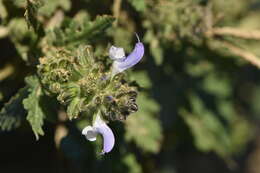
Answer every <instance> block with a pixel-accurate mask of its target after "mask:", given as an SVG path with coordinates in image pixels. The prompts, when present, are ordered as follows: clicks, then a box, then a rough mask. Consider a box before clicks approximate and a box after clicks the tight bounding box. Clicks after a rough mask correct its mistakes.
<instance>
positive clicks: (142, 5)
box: [128, 0, 146, 12]
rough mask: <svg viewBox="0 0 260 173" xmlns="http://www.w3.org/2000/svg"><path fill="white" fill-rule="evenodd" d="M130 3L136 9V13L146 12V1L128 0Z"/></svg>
mask: <svg viewBox="0 0 260 173" xmlns="http://www.w3.org/2000/svg"><path fill="white" fill-rule="evenodd" d="M128 2H129V3H130V4H131V5H132V6H133V7H134V8H135V10H136V11H139V12H141V11H144V10H145V9H146V2H145V0H128Z"/></svg>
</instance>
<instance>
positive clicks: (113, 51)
mask: <svg viewBox="0 0 260 173" xmlns="http://www.w3.org/2000/svg"><path fill="white" fill-rule="evenodd" d="M136 37H137V40H138V42H137V43H136V44H135V48H134V50H133V51H132V52H131V53H130V54H129V55H128V56H127V57H125V52H124V49H123V48H121V47H115V46H111V48H110V49H109V57H110V58H111V59H112V60H114V62H113V65H112V76H114V75H116V74H117V73H121V72H122V71H124V70H126V69H128V68H130V67H133V66H134V65H136V64H137V63H138V62H139V61H140V60H141V59H142V57H143V55H144V45H143V43H142V42H141V41H140V39H139V37H138V35H137V34H136Z"/></svg>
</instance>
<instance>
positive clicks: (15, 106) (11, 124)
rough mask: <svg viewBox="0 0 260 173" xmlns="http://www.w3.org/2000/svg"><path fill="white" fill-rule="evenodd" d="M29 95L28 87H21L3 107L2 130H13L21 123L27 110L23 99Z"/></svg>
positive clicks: (0, 123) (1, 113)
mask: <svg viewBox="0 0 260 173" xmlns="http://www.w3.org/2000/svg"><path fill="white" fill-rule="evenodd" d="M27 96H28V87H24V88H22V89H20V90H19V91H18V92H17V93H16V94H15V95H14V96H13V97H12V98H11V99H10V100H9V101H8V102H7V103H6V104H5V105H4V107H3V108H2V109H1V111H0V128H1V130H7V131H9V130H12V129H14V128H17V127H19V126H20V125H21V123H22V121H23V120H24V119H25V110H24V108H23V104H22V101H23V99H24V98H26V97H27Z"/></svg>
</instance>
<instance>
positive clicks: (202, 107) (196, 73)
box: [0, 0, 260, 173]
mask: <svg viewBox="0 0 260 173" xmlns="http://www.w3.org/2000/svg"><path fill="white" fill-rule="evenodd" d="M259 3H260V1H259V0H249V1H244V0H229V1H224V0H149V1H148V0H127V1H123V0H115V1H89V0H80V1H72V0H44V1H43V0H13V1H9V0H0V44H3V50H1V51H3V54H2V55H1V56H3V57H0V58H1V62H0V105H1V111H0V128H1V130H3V131H10V130H12V129H16V128H18V127H25V129H26V130H27V128H26V126H23V125H24V124H26V121H24V120H25V119H27V120H28V122H29V124H30V125H31V127H32V130H33V132H34V134H35V136H36V139H37V140H38V139H40V138H39V137H40V136H43V135H44V134H45V133H46V131H48V129H50V127H49V126H51V127H54V129H56V130H55V132H54V133H55V135H54V136H55V144H56V145H57V147H58V150H60V151H61V152H63V153H64V156H65V157H66V159H67V160H68V161H69V162H70V163H77V164H80V166H78V167H79V168H80V169H81V170H84V169H85V168H86V167H87V168H88V169H89V170H91V171H93V172H100V170H102V171H103V169H104V170H106V171H108V172H109V171H110V172H122V170H123V171H125V172H133V173H139V172H149V173H150V172H163V171H164V170H167V169H168V167H167V164H166V163H168V162H171V160H175V159H178V157H177V156H179V155H182V154H185V152H184V150H185V151H187V152H189V151H190V148H192V149H193V150H196V151H197V152H199V153H200V154H202V153H204V154H205V156H206V157H211V156H209V155H207V154H208V153H214V155H216V156H217V157H219V158H220V159H223V160H224V161H230V160H235V159H236V158H237V157H241V156H242V155H243V154H245V151H246V150H247V147H248V144H249V143H250V142H252V141H253V140H255V138H256V136H255V134H257V126H258V120H259V112H260V110H259V100H260V99H259V93H260V92H259V91H260V88H259V81H260V78H259V76H260V75H259V74H260V73H259V68H260V59H259V56H260V51H259V49H258V47H259V40H260V25H259V22H258V20H259V15H260V13H259V12H258V10H259ZM230 9H232V10H230ZM111 13H113V14H111ZM134 32H136V33H137V34H138V35H139V37H140V40H141V41H142V42H143V43H144V44H145V57H144V58H143V60H142V61H141V63H139V64H138V65H136V66H135V67H134V68H133V69H131V70H127V72H124V73H120V74H117V75H116V76H114V77H112V76H111V65H112V60H111V59H109V57H108V49H109V47H110V46H111V45H115V46H117V47H123V48H124V49H125V50H126V52H127V53H129V52H130V50H132V48H133V46H134V43H136V38H135V36H134ZM1 46H2V45H1ZM5 46H6V47H5ZM6 65H10V66H12V67H13V68H14V69H15V70H13V71H12V72H10V73H9V72H8V73H7V72H6V71H5V69H4V67H5V66H6ZM21 81H24V82H21ZM99 111H100V112H101V113H102V117H103V118H104V119H105V120H106V121H107V122H110V124H109V126H110V127H111V128H112V129H113V131H114V132H115V136H116V143H117V144H116V146H115V149H113V151H112V152H111V153H109V154H108V155H111V156H108V155H107V156H104V157H102V158H101V159H100V156H98V155H96V154H95V150H98V149H97V148H100V145H101V142H100V139H99V138H98V142H96V143H91V144H90V143H89V142H88V141H85V140H84V141H82V140H83V138H84V137H82V136H81V134H80V131H81V130H82V129H83V128H84V127H85V126H87V125H90V124H91V121H92V119H93V117H94V115H95V114H96V113H97V112H99ZM26 114H27V116H26ZM63 114H64V116H63ZM118 120H119V121H118ZM46 124H47V125H46ZM60 127H62V129H63V130H64V129H65V130H64V131H65V132H64V136H63V139H60V140H57V141H56V136H59V134H57V133H58V132H57V131H58V130H57V129H59V128H60ZM46 134H47V133H46ZM183 148H184V150H182V149H183ZM81 151H82V152H81ZM75 153H76V154H75ZM84 159H86V160H88V162H86V163H85V162H84V163H83V161H80V162H79V160H84ZM184 160H185V159H184ZM162 162H164V163H163V164H162ZM227 163H230V162H227ZM100 164H102V166H101V168H96V167H99V166H100ZM110 165H112V166H110ZM147 165H149V166H147ZM151 165H153V166H151ZM170 165H171V167H174V166H175V165H173V164H170ZM95 166H96V167H95ZM103 166H104V167H103ZM168 166H169V165H168ZM79 172H80V171H79Z"/></svg>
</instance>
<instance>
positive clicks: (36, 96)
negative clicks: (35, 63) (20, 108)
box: [23, 76, 45, 140]
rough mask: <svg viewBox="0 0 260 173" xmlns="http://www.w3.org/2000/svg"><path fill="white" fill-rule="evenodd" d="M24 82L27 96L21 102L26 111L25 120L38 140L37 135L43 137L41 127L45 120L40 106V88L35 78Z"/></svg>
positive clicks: (29, 78)
mask: <svg viewBox="0 0 260 173" xmlns="http://www.w3.org/2000/svg"><path fill="white" fill-rule="evenodd" d="M25 82H26V83H27V84H28V85H29V87H30V88H29V92H30V94H29V96H28V97H27V98H26V99H24V100H23V105H24V108H25V109H26V110H27V111H28V115H27V117H26V119H27V120H28V121H29V123H30V124H31V126H32V130H33V132H34V134H35V136H36V139H37V140H38V139H39V135H44V132H43V129H42V126H43V120H44V118H45V116H44V113H43V110H42V108H41V106H40V98H41V96H42V88H41V85H40V83H39V80H38V78H37V77H36V76H29V77H27V78H25Z"/></svg>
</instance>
